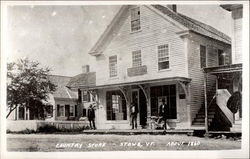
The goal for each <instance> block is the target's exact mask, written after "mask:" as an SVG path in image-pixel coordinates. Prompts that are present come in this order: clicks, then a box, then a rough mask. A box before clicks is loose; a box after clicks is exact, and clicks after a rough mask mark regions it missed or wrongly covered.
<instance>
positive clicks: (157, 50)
mask: <svg viewBox="0 0 250 159" xmlns="http://www.w3.org/2000/svg"><path fill="white" fill-rule="evenodd" d="M163 45H167V46H168V56H167V57H161V58H168V68H164V69H160V67H159V64H160V63H163V62H166V61H163V62H159V46H163ZM156 52H157V67H158V71H164V70H170V68H171V67H170V44H168V43H166V44H160V45H157V47H156Z"/></svg>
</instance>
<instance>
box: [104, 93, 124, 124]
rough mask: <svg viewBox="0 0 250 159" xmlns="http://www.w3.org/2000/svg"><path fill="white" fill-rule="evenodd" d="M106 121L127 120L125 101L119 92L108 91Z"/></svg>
mask: <svg viewBox="0 0 250 159" xmlns="http://www.w3.org/2000/svg"><path fill="white" fill-rule="evenodd" d="M106 99H107V100H106V101H107V120H127V106H126V100H125V98H124V96H123V94H122V93H121V91H108V92H107V93H106Z"/></svg>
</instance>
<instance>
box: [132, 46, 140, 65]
mask: <svg viewBox="0 0 250 159" xmlns="http://www.w3.org/2000/svg"><path fill="white" fill-rule="evenodd" d="M137 51H140V55H141V65H140V66H143V63H142V50H141V49H138V50H135V51H132V52H131V54H132V68H134V67H140V66H134V63H133V61H134V59H133V52H137Z"/></svg>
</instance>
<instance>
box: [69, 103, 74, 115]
mask: <svg viewBox="0 0 250 159" xmlns="http://www.w3.org/2000/svg"><path fill="white" fill-rule="evenodd" d="M71 108H72V109H71ZM71 110H72V114H73V115H71ZM69 116H70V117H75V105H69Z"/></svg>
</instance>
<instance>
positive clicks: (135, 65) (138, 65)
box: [132, 50, 142, 67]
mask: <svg viewBox="0 0 250 159" xmlns="http://www.w3.org/2000/svg"><path fill="white" fill-rule="evenodd" d="M135 54H137V55H135ZM138 54H139V55H138ZM138 56H139V57H140V58H136V57H138ZM138 59H139V60H138ZM137 60H138V61H137ZM137 62H138V63H137ZM140 66H142V53H141V50H136V51H132V67H140Z"/></svg>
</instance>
